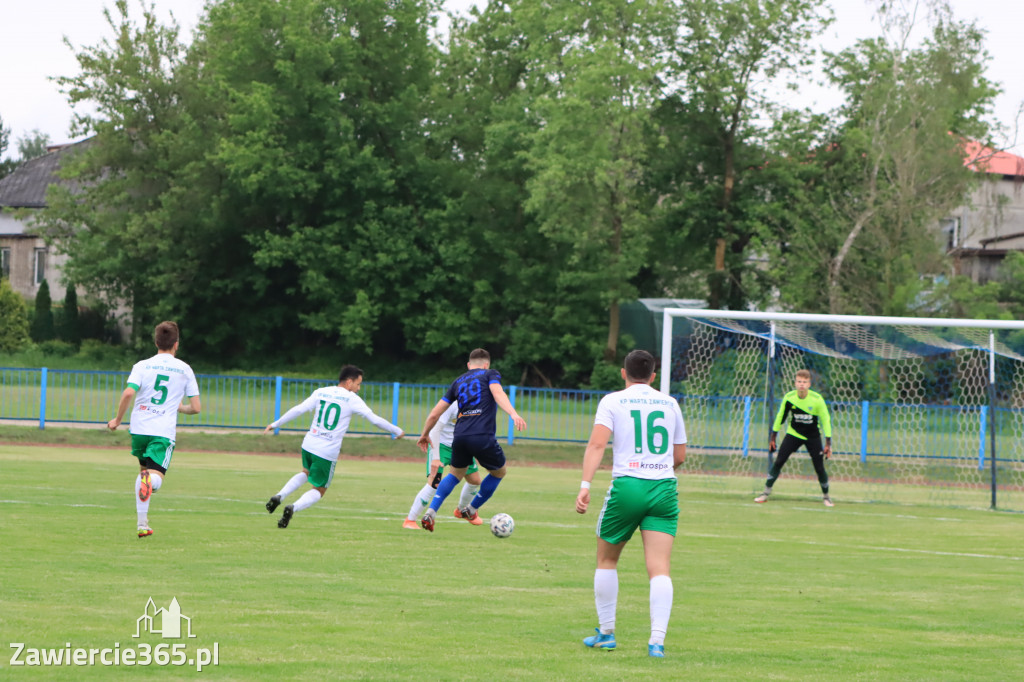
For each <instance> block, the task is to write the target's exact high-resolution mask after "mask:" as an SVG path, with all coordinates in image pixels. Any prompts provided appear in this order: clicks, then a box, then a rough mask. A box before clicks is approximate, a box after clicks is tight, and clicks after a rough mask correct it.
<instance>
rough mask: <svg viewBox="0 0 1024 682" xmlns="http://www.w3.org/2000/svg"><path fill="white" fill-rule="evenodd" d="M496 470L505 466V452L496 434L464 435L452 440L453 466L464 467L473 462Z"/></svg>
mask: <svg viewBox="0 0 1024 682" xmlns="http://www.w3.org/2000/svg"><path fill="white" fill-rule="evenodd" d="M474 459H475V460H476V461H477V462H479V463H480V466H482V467H483V468H484V469H487V470H488V471H494V470H496V469H500V468H501V467H503V466H505V453H504V451H502V449H501V446H500V445H498V439H497V438H495V437H494V436H463V437H462V438H456V439H455V440H454V441H453V442H452V467H453V468H456V469H464V468H466V467H468V466H469V465H470V464H472V463H473V460H474Z"/></svg>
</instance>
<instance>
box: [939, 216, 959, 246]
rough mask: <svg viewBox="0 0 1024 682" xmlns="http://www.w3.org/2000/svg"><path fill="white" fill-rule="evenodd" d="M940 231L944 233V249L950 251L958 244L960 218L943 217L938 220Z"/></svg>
mask: <svg viewBox="0 0 1024 682" xmlns="http://www.w3.org/2000/svg"><path fill="white" fill-rule="evenodd" d="M939 226H940V228H941V230H942V233H943V234H945V235H946V250H947V251H952V250H953V249H955V248H957V247H958V246H960V219H959V218H944V219H943V220H941V221H939Z"/></svg>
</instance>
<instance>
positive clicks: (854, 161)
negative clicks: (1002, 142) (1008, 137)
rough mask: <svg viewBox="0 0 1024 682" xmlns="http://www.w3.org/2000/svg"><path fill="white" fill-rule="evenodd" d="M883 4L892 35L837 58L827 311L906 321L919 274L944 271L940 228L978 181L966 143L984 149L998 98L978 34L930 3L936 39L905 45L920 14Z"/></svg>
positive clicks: (939, 4) (918, 288) (918, 287)
mask: <svg viewBox="0 0 1024 682" xmlns="http://www.w3.org/2000/svg"><path fill="white" fill-rule="evenodd" d="M899 7H900V6H898V5H892V4H889V3H883V4H882V5H881V6H880V8H881V16H882V19H883V26H884V28H885V29H886V35H885V36H883V37H881V38H876V39H871V40H865V41H861V42H859V43H858V44H857V45H856V46H854V47H853V48H850V49H848V50H844V51H843V52H840V53H838V54H834V55H831V56H830V60H829V66H830V68H829V71H830V73H831V74H832V78H833V80H834V82H835V83H836V84H837V85H839V86H841V87H842V88H843V89H844V90H845V91H846V92H847V96H848V99H847V103H846V105H845V106H844V107H843V109H842V111H841V116H840V117H839V118H840V120H844V121H845V123H843V125H842V126H841V128H840V130H839V134H838V136H837V138H836V142H835V148H834V149H835V154H834V155H835V157H836V162H835V163H833V164H832V165H831V167H830V170H829V173H828V176H827V182H828V184H829V185H830V187H831V190H832V191H831V195H830V203H831V206H832V208H833V210H834V211H835V212H836V213H837V214H838V215H840V216H842V218H843V219H844V223H845V226H844V228H843V229H842V230H841V231H840V232H839V233H838V234H836V235H834V238H835V240H836V241H835V246H834V248H833V249H831V253H832V260H831V262H830V264H829V269H828V274H827V281H828V287H829V293H830V300H829V309H830V312H832V313H845V312H860V313H873V314H889V315H899V314H905V313H906V312H907V311H908V310H909V309H910V308H911V307H912V305H913V303H914V301H915V300H917V298H918V295H919V294H920V291H921V287H922V284H921V274H923V273H929V272H931V273H941V272H942V269H943V262H942V254H941V250H940V247H939V244H938V242H937V240H936V238H935V237H934V235H933V234H932V230H933V226H934V225H935V224H936V222H937V221H938V220H939V219H940V218H941V217H943V216H944V215H947V214H948V213H949V212H950V211H951V210H952V209H953V208H955V207H956V206H958V205H960V204H962V203H963V202H964V201H966V198H967V196H968V194H969V191H970V189H971V188H972V187H973V184H974V183H975V182H976V181H977V174H976V173H973V172H971V171H969V170H967V169H966V168H965V167H964V158H965V153H964V149H963V143H964V141H965V140H970V139H975V140H981V141H986V140H987V137H988V133H989V127H988V124H987V123H986V122H985V120H984V114H985V112H986V110H987V108H988V106H989V105H990V104H991V102H992V98H993V97H994V96H995V95H996V94H997V93H998V89H997V88H996V87H995V86H994V85H993V84H992V83H990V82H989V81H988V80H987V79H986V78H985V76H984V70H985V64H986V62H987V61H988V55H987V53H986V51H985V49H984V40H983V37H984V35H983V33H982V31H981V30H979V29H978V28H977V26H976V25H975V24H973V23H968V22H961V21H957V20H955V19H953V17H952V13H951V11H950V9H949V6H948V4H947V3H946V2H944V1H941V0H936V1H935V2H931V3H928V8H929V10H930V13H929V20H930V23H931V27H932V32H931V36H930V38H929V39H927V40H925V41H924V42H923V43H922V44H921V46H920V47H916V48H910V47H908V38H909V35H910V33H911V31H912V30H913V29H914V26H915V17H914V15H913V14H906V13H902V12H901V11H900V10H899Z"/></svg>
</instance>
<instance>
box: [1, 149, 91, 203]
mask: <svg viewBox="0 0 1024 682" xmlns="http://www.w3.org/2000/svg"><path fill="white" fill-rule="evenodd" d="M88 142H89V140H84V141H82V142H77V143H75V144H69V145H64V146H62V147H58V148H57V149H55V150H54V151H51V152H48V153H46V154H43V155H42V156H38V157H36V158H34V159H29V160H28V161H26V162H25V163H23V164H21V165H20V166H18V167H17V168H15V169H14V171H13V172H12V173H11V174H10V175H8V176H7V177H4V178H0V207H9V208H45V207H46V190H47V188H48V187H49V186H50V185H52V184H54V183H57V182H63V183H66V181H64V180H61V179H60V178H58V177H57V171H58V170H59V169H60V166H61V163H62V162H63V161H64V159H66V158H67V155H68V154H70V153H73V152H74V151H76V150H78V149H81V147H82V145H85V144H86V143H88Z"/></svg>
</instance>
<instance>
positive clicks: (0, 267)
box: [0, 247, 11, 279]
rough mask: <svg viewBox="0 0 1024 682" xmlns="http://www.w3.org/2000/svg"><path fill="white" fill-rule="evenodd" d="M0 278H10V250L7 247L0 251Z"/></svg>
mask: <svg viewBox="0 0 1024 682" xmlns="http://www.w3.org/2000/svg"><path fill="white" fill-rule="evenodd" d="M0 276H2V277H6V278H7V279H10V278H11V250H10V249H9V248H7V247H4V248H2V249H0Z"/></svg>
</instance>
